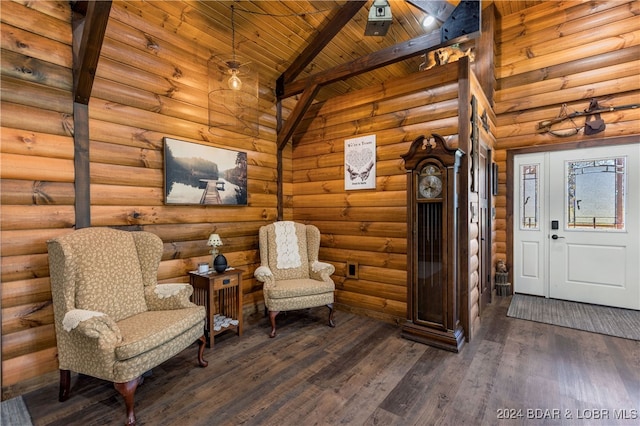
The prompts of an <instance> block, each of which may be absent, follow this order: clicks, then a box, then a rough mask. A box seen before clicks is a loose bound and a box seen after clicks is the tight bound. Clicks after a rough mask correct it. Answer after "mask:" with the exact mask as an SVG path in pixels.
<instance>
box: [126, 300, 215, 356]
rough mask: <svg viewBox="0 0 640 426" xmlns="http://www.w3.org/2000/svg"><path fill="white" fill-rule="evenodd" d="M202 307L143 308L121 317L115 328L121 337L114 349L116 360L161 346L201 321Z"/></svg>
mask: <svg viewBox="0 0 640 426" xmlns="http://www.w3.org/2000/svg"><path fill="white" fill-rule="evenodd" d="M203 309H204V308H203V307H202V306H194V307H192V308H188V309H173V310H168V311H147V312H142V313H140V314H138V315H135V316H132V317H129V318H126V319H123V320H122V321H119V322H118V327H120V331H121V333H122V335H123V336H124V337H125V338H124V339H123V342H122V343H121V344H120V345H118V346H117V347H116V348H115V353H116V359H117V360H118V361H124V360H126V359H129V358H133V357H136V356H138V355H141V354H143V353H145V352H148V351H150V350H152V349H154V348H156V347H158V346H162V345H164V344H165V343H166V342H168V341H169V340H171V338H172V337H173V336H179V335H181V334H182V333H184V332H185V331H187V330H189V329H190V328H192V327H193V326H195V325H201V324H202V313H203V312H202V310H203Z"/></svg>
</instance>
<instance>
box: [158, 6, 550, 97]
mask: <svg viewBox="0 0 640 426" xmlns="http://www.w3.org/2000/svg"><path fill="white" fill-rule="evenodd" d="M155 3H162V2H151V4H155ZM178 3H181V7H182V8H183V16H185V15H186V16H189V17H192V19H190V20H188V21H186V22H187V23H189V24H192V25H195V26H200V27H201V30H202V31H203V32H206V33H208V35H210V36H213V37H214V38H215V39H216V40H217V41H219V43H216V44H215V45H211V46H208V47H209V48H210V49H211V51H212V54H214V55H215V54H229V53H230V52H231V6H232V5H233V6H234V10H235V12H234V16H235V19H234V24H235V25H234V26H235V45H236V51H237V52H238V54H242V55H243V56H245V57H248V58H250V59H251V61H252V62H253V64H254V65H255V66H256V68H257V69H258V70H259V73H260V78H261V81H262V84H264V85H267V86H268V87H269V88H271V89H273V90H275V82H276V80H277V79H278V77H279V76H280V75H281V74H282V73H283V72H285V71H286V70H288V69H289V68H290V67H291V66H292V64H294V62H295V61H296V58H298V57H299V56H300V55H301V54H303V53H304V52H305V49H308V47H309V46H310V45H312V44H314V43H319V41H318V38H319V37H320V38H322V35H323V34H324V33H326V32H327V31H328V28H327V27H328V26H331V25H335V22H336V20H337V21H339V20H340V19H339V18H340V16H339V14H340V13H345V11H344V9H343V8H344V7H345V6H346V5H347V3H349V2H348V1H346V0H326V1H325V0H296V1H264V0H252V1H244V0H242V1H205V0H197V1H188V0H186V1H183V2H178ZM351 3H362V4H363V6H362V7H360V8H359V9H358V10H357V11H356V12H355V14H354V15H353V17H352V18H351V19H350V20H348V22H346V24H344V26H343V27H342V28H341V29H340V31H339V32H338V33H337V34H336V35H335V36H333V37H332V38H331V39H330V40H329V41H328V42H327V43H326V45H325V46H324V47H323V48H322V49H321V50H320V51H319V52H317V53H314V55H315V56H313V57H312V58H311V59H310V61H309V62H308V63H306V64H305V66H304V68H303V69H302V71H301V72H300V73H299V75H298V76H297V79H298V80H299V79H304V78H307V77H310V76H312V75H314V74H316V73H318V72H322V71H326V70H329V69H331V68H333V67H336V66H338V65H342V64H345V63H349V62H351V61H355V60H357V59H358V58H362V57H366V56H367V55H369V54H371V53H372V52H376V51H379V50H381V49H384V48H388V47H390V46H394V45H397V44H399V43H402V42H406V41H408V40H411V39H414V38H416V37H419V36H422V35H424V34H427V33H430V32H432V31H434V30H437V25H436V26H434V27H431V28H427V29H425V28H423V27H422V25H421V23H422V20H423V18H424V17H425V15H426V13H425V11H424V10H423V8H422V7H418V6H423V5H424V3H435V4H437V3H445V2H429V1H428V0H422V1H413V2H411V1H405V0H389V3H390V6H391V11H392V16H393V21H392V24H391V26H390V28H389V31H388V32H387V34H386V35H384V36H365V35H364V31H365V27H366V24H367V19H368V14H369V9H370V8H371V5H372V4H373V0H368V1H364V2H355V1H351ZM421 3H422V4H423V5H421ZM449 3H450V4H451V5H452V6H455V5H457V4H458V3H459V1H450V2H449ZM488 3H489V2H483V7H484V6H485V4H488ZM538 3H541V1H540V0H527V1H525V0H522V1H497V2H495V4H496V7H497V9H498V11H499V13H501V14H511V13H516V12H519V11H521V10H524V9H525V8H527V7H531V6H534V5H535V4H538ZM159 7H162V6H159ZM340 25H342V23H340ZM203 26H205V27H206V28H202V27H203ZM329 31H330V30H329ZM321 41H322V40H320V42H321ZM423 61H424V58H422V57H420V56H416V57H413V58H410V59H406V60H403V61H401V62H397V63H394V64H391V65H387V66H384V67H381V68H378V69H376V70H375V71H370V72H367V73H363V74H360V75H357V76H354V77H350V78H348V79H346V80H344V81H338V82H335V83H333V84H331V85H327V86H325V87H323V88H322V89H321V90H320V92H319V93H318V94H317V96H316V99H326V98H328V97H331V96H334V95H337V94H341V93H345V92H347V91H350V90H357V89H359V88H363V87H368V86H370V85H373V84H376V83H378V82H381V81H385V80H387V79H389V78H394V77H401V76H404V75H407V74H409V73H413V72H416V71H418V69H419V66H420V64H421V63H422V62H423Z"/></svg>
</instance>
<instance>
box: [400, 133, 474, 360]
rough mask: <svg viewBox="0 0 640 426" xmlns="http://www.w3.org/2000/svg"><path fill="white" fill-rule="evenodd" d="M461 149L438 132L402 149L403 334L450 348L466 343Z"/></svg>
mask: <svg viewBox="0 0 640 426" xmlns="http://www.w3.org/2000/svg"><path fill="white" fill-rule="evenodd" d="M462 155H463V152H462V151H461V150H459V149H453V150H452V149H448V148H447V146H446V145H445V142H444V139H443V138H442V136H440V135H438V134H435V133H434V134H432V135H431V137H428V138H427V137H425V136H420V137H418V138H417V139H416V140H414V141H413V143H412V144H411V148H410V149H409V152H407V153H406V154H404V155H403V156H402V158H403V159H404V163H405V168H406V169H407V209H408V214H407V233H408V245H407V281H408V282H407V289H408V295H407V311H408V315H407V316H408V320H407V322H406V323H405V324H404V325H403V327H402V337H405V338H407V339H410V340H415V341H417V342H421V343H425V344H427V345H431V346H435V347H438V348H441V349H446V350H449V351H453V352H458V351H459V350H460V348H461V347H462V345H463V344H464V330H463V329H462V325H461V324H460V317H459V309H460V295H459V293H460V292H459V289H458V262H457V260H458V245H457V241H458V220H457V217H458V201H457V197H458V190H459V188H458V174H459V173H458V168H459V166H460V161H461V157H462Z"/></svg>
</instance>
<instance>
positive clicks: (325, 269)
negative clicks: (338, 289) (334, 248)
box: [309, 260, 336, 281]
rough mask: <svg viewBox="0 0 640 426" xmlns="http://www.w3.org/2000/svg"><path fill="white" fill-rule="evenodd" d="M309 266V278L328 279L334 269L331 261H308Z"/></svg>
mask: <svg viewBox="0 0 640 426" xmlns="http://www.w3.org/2000/svg"><path fill="white" fill-rule="evenodd" d="M309 267H310V268H309V269H310V270H309V275H311V278H314V279H319V280H321V281H327V280H330V279H331V278H330V277H331V275H332V274H333V273H334V272H335V271H336V267H335V266H333V265H332V264H331V263H326V262H320V261H318V260H314V261H313V262H309Z"/></svg>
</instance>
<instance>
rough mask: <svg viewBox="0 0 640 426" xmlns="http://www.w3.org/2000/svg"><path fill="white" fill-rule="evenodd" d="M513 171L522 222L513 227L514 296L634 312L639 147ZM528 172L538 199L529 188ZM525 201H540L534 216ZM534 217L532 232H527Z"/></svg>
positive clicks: (522, 160) (556, 156)
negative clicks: (537, 259)
mask: <svg viewBox="0 0 640 426" xmlns="http://www.w3.org/2000/svg"><path fill="white" fill-rule="evenodd" d="M514 164H515V165H516V167H515V173H518V174H519V175H518V179H515V181H516V182H519V185H518V187H519V191H520V192H519V193H518V194H516V196H520V198H517V197H516V198H514V200H515V202H514V206H516V207H515V208H514V210H515V211H514V213H515V214H516V215H517V216H516V217H518V218H520V221H522V224H516V220H514V224H515V225H514V228H516V229H514V241H515V246H514V268H515V269H514V291H516V292H521V293H529V294H537V295H542V296H546V297H552V298H557V299H564V300H573V301H579V302H586V303H594V304H600V305H607V306H616V307H623V308H630V309H640V144H630V145H620V146H607V147H602V148H583V149H579V150H571V151H555V152H549V153H543V154H529V155H523V156H517V157H516V161H514ZM533 164H536V165H539V166H538V167H539V171H538V181H537V183H538V187H537V191H538V192H534V186H533V185H531V184H529V186H527V177H528V176H531V173H529V174H527V173H526V172H531V171H532V170H533V169H535V167H532V166H531V165H533ZM527 165H529V166H527ZM523 166H524V167H523ZM527 167H528V168H527ZM514 193H515V188H514ZM522 193H524V195H525V198H522V195H523V194H522ZM536 194H537V195H536ZM527 196H530V197H532V198H536V197H537V198H538V199H539V201H537V202H536V204H538V205H539V206H538V207H537V208H536V209H533V208H529V207H528V203H530V202H531V200H529V201H527V200H526V197H527ZM536 210H537V211H539V215H540V217H541V219H540V220H539V224H538V225H537V229H536V227H535V226H530V227H529V228H527V220H530V223H535V220H533V219H528V218H530V217H532V212H533V211H536ZM518 247H520V249H518ZM518 250H519V251H518ZM534 252H535V254H534ZM518 254H519V255H520V256H521V257H520V258H518V257H517V256H518ZM535 257H541V258H542V261H541V262H538V265H535V264H534V262H533V261H532V260H531V258H535ZM519 260H520V262H522V266H518V263H517V262H518V261H519ZM536 268H537V270H536ZM534 275H535V276H536V279H535V280H534V279H533V278H532V277H533V276H534ZM532 283H535V285H532Z"/></svg>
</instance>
